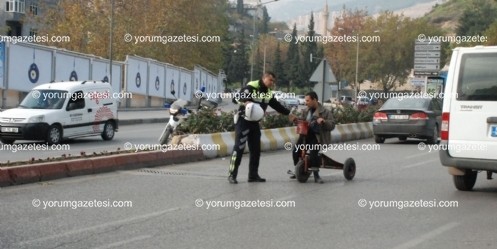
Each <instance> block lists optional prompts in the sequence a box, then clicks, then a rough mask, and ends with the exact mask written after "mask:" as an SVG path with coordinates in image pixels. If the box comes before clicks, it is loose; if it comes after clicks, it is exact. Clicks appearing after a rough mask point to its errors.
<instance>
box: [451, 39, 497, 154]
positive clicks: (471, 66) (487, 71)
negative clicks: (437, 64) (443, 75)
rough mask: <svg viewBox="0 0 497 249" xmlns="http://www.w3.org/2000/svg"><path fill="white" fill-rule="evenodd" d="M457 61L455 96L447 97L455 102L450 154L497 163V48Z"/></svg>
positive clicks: (473, 52)
mask: <svg viewBox="0 0 497 249" xmlns="http://www.w3.org/2000/svg"><path fill="white" fill-rule="evenodd" d="M457 60H458V61H456V63H457V64H456V70H455V72H457V73H456V74H454V75H452V76H453V82H454V84H453V85H452V93H454V94H452V96H445V97H446V98H451V104H450V122H449V139H448V141H449V144H448V146H449V147H448V150H449V154H450V155H451V156H452V157H460V158H477V159H493V160H497V153H495V152H496V151H497V48H492V49H490V50H488V49H475V50H474V51H470V52H469V51H468V52H467V53H461V54H460V55H459V56H457ZM451 63H454V61H452V62H451ZM455 93H457V94H455Z"/></svg>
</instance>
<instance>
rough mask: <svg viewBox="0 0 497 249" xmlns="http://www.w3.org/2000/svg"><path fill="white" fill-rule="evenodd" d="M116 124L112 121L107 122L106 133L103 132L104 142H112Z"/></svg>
mask: <svg viewBox="0 0 497 249" xmlns="http://www.w3.org/2000/svg"><path fill="white" fill-rule="evenodd" d="M114 130H115V128H114V123H112V121H107V122H106V123H105V125H104V131H102V139H103V140H106V141H107V140H112V138H114V134H115V133H114Z"/></svg>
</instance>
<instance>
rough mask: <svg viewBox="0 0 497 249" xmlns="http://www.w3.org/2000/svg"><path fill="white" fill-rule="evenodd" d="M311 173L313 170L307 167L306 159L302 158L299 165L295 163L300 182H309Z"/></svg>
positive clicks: (296, 174)
mask: <svg viewBox="0 0 497 249" xmlns="http://www.w3.org/2000/svg"><path fill="white" fill-rule="evenodd" d="M310 175H311V172H310V171H307V170H306V169H305V162H304V160H302V159H300V160H299V162H298V163H297V165H295V177H296V178H297V180H298V181H299V182H301V183H305V182H307V179H309V176H310Z"/></svg>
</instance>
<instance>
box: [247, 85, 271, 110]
mask: <svg viewBox="0 0 497 249" xmlns="http://www.w3.org/2000/svg"><path fill="white" fill-rule="evenodd" d="M247 85H248V86H251V87H253V88H254V90H253V91H252V95H251V97H252V99H253V100H254V101H255V102H259V103H266V104H269V101H270V100H271V98H272V97H273V92H272V91H271V89H268V91H267V93H261V92H259V89H260V87H261V86H260V85H259V80H254V81H250V82H249V83H247Z"/></svg>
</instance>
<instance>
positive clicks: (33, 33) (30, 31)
mask: <svg viewBox="0 0 497 249" xmlns="http://www.w3.org/2000/svg"><path fill="white" fill-rule="evenodd" d="M37 35H38V30H37V29H31V30H29V36H37Z"/></svg>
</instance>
